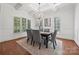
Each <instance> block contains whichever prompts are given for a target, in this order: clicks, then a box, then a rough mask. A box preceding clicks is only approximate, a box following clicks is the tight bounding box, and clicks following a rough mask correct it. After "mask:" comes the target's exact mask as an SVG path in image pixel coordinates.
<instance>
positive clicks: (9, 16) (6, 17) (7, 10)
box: [0, 3, 33, 42]
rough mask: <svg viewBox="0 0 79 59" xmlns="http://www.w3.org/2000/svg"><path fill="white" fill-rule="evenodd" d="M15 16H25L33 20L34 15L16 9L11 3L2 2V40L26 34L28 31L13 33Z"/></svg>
mask: <svg viewBox="0 0 79 59" xmlns="http://www.w3.org/2000/svg"><path fill="white" fill-rule="evenodd" d="M14 16H18V17H25V18H26V19H31V20H32V17H30V16H29V15H28V13H27V11H22V10H15V9H14V8H13V7H12V6H11V5H9V4H6V3H4V4H1V10H0V22H1V23H2V24H1V23H0V29H1V32H2V33H1V35H0V38H1V39H0V42H2V41H6V40H11V39H15V38H19V37H23V36H26V32H25V33H13V23H14V22H13V18H14ZM32 24H33V23H32ZM32 27H33V25H32Z"/></svg>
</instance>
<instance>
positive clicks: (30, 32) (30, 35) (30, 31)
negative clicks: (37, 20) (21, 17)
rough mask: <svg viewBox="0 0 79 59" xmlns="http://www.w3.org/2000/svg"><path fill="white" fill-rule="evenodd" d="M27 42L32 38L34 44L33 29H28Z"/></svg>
mask: <svg viewBox="0 0 79 59" xmlns="http://www.w3.org/2000/svg"><path fill="white" fill-rule="evenodd" d="M26 31H27V43H28V41H29V40H31V44H32V41H33V35H32V30H31V29H27V30H26Z"/></svg>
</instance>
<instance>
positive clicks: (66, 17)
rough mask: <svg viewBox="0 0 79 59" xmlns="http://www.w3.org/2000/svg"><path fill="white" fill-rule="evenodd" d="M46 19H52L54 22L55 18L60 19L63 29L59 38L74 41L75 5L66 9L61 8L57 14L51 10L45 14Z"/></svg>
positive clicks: (70, 5)
mask: <svg viewBox="0 0 79 59" xmlns="http://www.w3.org/2000/svg"><path fill="white" fill-rule="evenodd" d="M48 11H49V10H48ZM44 17H51V18H52V21H54V17H59V18H60V23H61V24H60V27H61V28H60V32H59V34H58V35H57V36H58V37H60V38H66V39H72V40H73V39H74V5H73V4H69V5H66V6H64V7H61V8H59V9H58V10H57V11H55V12H53V11H51V10H50V11H49V12H47V11H46V12H44ZM52 23H53V22H52ZM52 26H54V24H52ZM52 28H53V27H52ZM52 30H53V29H52Z"/></svg>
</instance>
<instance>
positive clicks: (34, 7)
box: [9, 3, 68, 18]
mask: <svg viewBox="0 0 79 59" xmlns="http://www.w3.org/2000/svg"><path fill="white" fill-rule="evenodd" d="M9 5H11V6H13V7H14V8H15V9H16V10H24V11H26V12H28V13H29V14H31V15H32V16H34V17H37V18H38V17H39V16H40V13H41V14H42V13H43V12H47V11H48V10H49V11H50V10H52V11H56V10H57V9H58V8H61V7H64V6H65V5H68V3H40V6H39V4H38V3H9ZM39 7H40V9H39ZM39 10H40V13H39ZM37 15H38V16H37Z"/></svg>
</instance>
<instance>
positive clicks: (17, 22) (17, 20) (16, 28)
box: [14, 17, 20, 33]
mask: <svg viewBox="0 0 79 59" xmlns="http://www.w3.org/2000/svg"><path fill="white" fill-rule="evenodd" d="M17 32H20V18H19V17H14V33H17Z"/></svg>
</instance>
